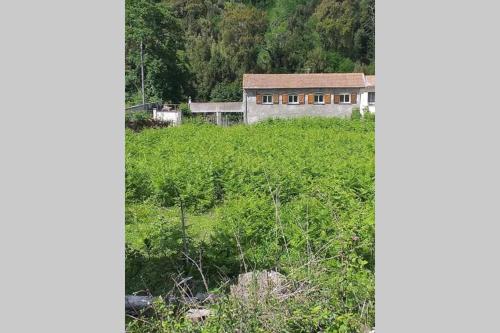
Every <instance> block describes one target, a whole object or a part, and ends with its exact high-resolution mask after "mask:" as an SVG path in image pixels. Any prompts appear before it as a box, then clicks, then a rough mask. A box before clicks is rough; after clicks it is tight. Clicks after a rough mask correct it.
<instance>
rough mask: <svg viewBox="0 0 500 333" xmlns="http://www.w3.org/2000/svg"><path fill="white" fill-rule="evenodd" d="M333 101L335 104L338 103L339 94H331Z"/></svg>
mask: <svg viewBox="0 0 500 333" xmlns="http://www.w3.org/2000/svg"><path fill="white" fill-rule="evenodd" d="M333 103H335V104H339V103H340V95H333Z"/></svg>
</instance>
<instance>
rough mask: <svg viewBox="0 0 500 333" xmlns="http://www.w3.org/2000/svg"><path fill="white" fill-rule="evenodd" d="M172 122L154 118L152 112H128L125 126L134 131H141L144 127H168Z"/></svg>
mask: <svg viewBox="0 0 500 333" xmlns="http://www.w3.org/2000/svg"><path fill="white" fill-rule="evenodd" d="M171 125H172V124H171V123H170V122H166V121H160V120H156V119H153V116H152V114H151V112H147V111H140V112H126V113H125V128H129V129H131V130H133V131H140V130H142V129H144V128H159V127H168V126H171Z"/></svg>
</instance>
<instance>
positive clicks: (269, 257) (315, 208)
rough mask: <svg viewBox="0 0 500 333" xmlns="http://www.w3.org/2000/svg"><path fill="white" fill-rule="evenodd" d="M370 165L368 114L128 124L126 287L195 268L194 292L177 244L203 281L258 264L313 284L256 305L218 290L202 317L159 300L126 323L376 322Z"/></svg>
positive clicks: (156, 288)
mask: <svg viewBox="0 0 500 333" xmlns="http://www.w3.org/2000/svg"><path fill="white" fill-rule="evenodd" d="M374 175H375V170H374V122H373V121H371V120H368V119H357V120H349V119H324V118H323V119H315V118H304V119H295V120H279V121H278V120H269V121H266V122H263V123H259V124H256V125H251V126H244V125H238V126H233V127H228V128H222V127H216V126H213V125H207V124H195V123H193V124H185V125H182V126H180V127H169V128H164V129H146V130H144V131H142V132H138V133H137V132H132V131H130V130H127V132H126V240H127V247H126V248H127V253H126V292H127V293H134V292H138V291H141V290H142V291H148V292H151V293H153V294H155V295H158V294H164V293H166V292H168V291H169V290H171V288H172V287H173V281H174V280H175V278H176V277H179V276H181V277H184V276H193V277H194V280H193V281H194V282H193V285H192V286H191V287H192V288H193V292H196V291H197V290H198V291H199V290H202V291H203V289H204V288H205V287H204V282H203V281H202V276H201V274H200V273H199V272H200V270H199V268H198V267H196V265H195V264H194V263H193V262H191V261H189V262H186V256H185V255H184V254H183V252H187V253H186V254H187V255H188V256H189V257H190V258H193V260H194V262H196V263H198V264H199V266H200V267H202V272H203V274H204V276H203V277H204V278H205V279H206V283H207V287H208V288H209V289H210V290H217V291H218V292H222V293H224V291H225V288H226V287H227V285H226V284H225V283H226V282H228V281H230V280H231V279H233V278H235V277H236V276H237V275H238V274H239V273H242V272H245V271H250V270H262V269H275V270H278V271H279V272H281V273H283V274H284V275H286V276H288V277H290V278H292V279H295V280H297V281H307V283H308V284H309V285H311V286H312V288H311V290H314V292H312V293H310V294H308V295H307V296H304V297H302V298H300V299H297V298H291V299H289V300H287V301H286V302H278V303H267V304H266V305H265V306H266V308H265V309H263V308H260V307H258V308H252V309H251V310H249V309H248V308H245V307H242V306H241V304H238V303H235V302H234V300H227V301H225V302H222V303H219V305H217V308H216V309H214V311H215V313H216V315H215V316H214V317H213V318H211V319H209V320H208V322H206V323H205V324H204V325H201V326H200V325H198V324H191V323H189V322H186V321H185V320H184V319H183V317H182V311H181V312H177V310H175V311H174V310H173V309H169V308H164V309H163V310H161V311H160V313H161V319H160V320H158V319H157V320H149V321H148V320H145V321H144V320H141V321H132V322H130V323H129V324H128V325H129V329H130V330H131V331H134V332H156V331H159V332H179V331H186V332H202V331H203V332H235V331H237V330H238V331H240V332H284V331H287V332H317V331H324V332H359V331H360V330H361V327H362V326H363V325H366V326H368V327H371V326H373V325H374V265H375V263H374ZM183 221H184V222H185V225H186V226H185V228H184V227H183V223H182V222H183ZM184 233H185V234H186V238H184ZM269 316H271V317H269ZM270 318H272V320H271V319H270Z"/></svg>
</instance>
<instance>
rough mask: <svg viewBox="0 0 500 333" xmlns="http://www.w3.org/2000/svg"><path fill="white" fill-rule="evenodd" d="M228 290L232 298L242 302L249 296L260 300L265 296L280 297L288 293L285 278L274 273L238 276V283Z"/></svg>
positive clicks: (253, 273)
mask: <svg viewBox="0 0 500 333" xmlns="http://www.w3.org/2000/svg"><path fill="white" fill-rule="evenodd" d="M230 289H231V295H232V296H233V297H236V298H238V299H241V300H243V301H247V300H248V299H249V296H251V295H254V296H257V297H256V298H257V299H259V300H261V299H263V298H265V297H267V296H280V295H283V294H286V293H287V292H288V291H289V290H288V289H289V288H288V285H287V281H286V278H285V276H284V275H282V274H280V273H278V272H275V271H269V272H268V271H262V272H249V273H244V274H240V275H239V276H238V283H237V284H235V285H233V286H231V288H230Z"/></svg>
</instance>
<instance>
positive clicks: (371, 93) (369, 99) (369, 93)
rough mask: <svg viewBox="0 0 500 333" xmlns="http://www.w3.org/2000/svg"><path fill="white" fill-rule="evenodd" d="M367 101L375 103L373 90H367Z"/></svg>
mask: <svg viewBox="0 0 500 333" xmlns="http://www.w3.org/2000/svg"><path fill="white" fill-rule="evenodd" d="M368 103H369V104H375V92H374V91H370V92H368Z"/></svg>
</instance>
